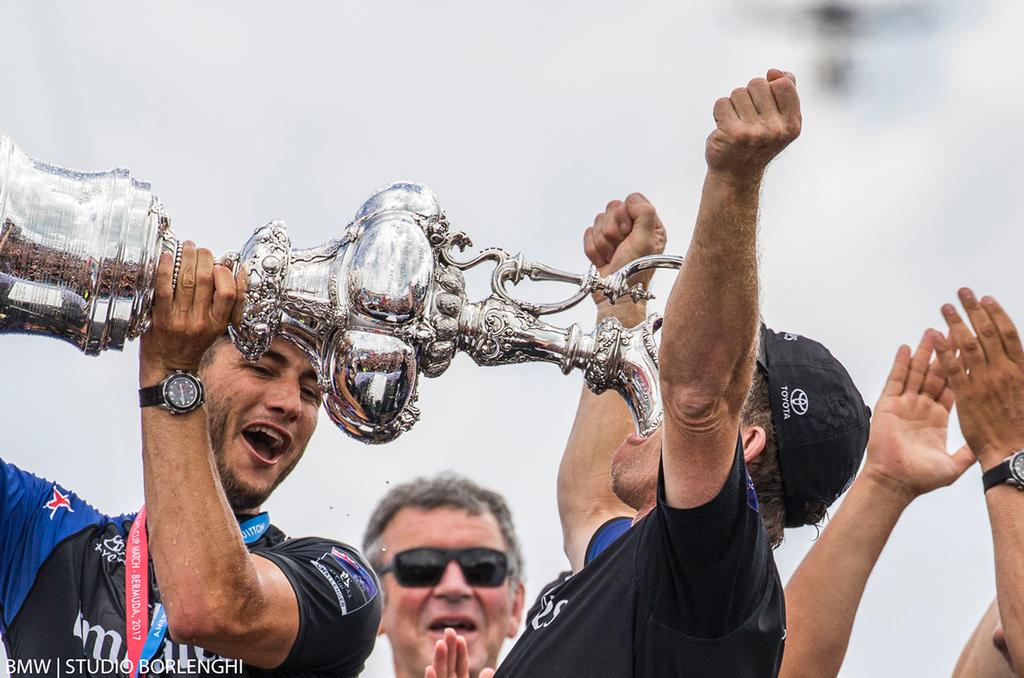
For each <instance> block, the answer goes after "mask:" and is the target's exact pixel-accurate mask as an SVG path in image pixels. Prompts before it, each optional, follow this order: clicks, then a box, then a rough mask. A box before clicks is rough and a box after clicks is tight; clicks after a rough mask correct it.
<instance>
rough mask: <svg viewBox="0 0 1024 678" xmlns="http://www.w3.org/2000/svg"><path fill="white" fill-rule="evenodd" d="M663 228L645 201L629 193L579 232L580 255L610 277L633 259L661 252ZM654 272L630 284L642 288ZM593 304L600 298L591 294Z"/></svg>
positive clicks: (648, 272) (663, 239)
mask: <svg viewBox="0 0 1024 678" xmlns="http://www.w3.org/2000/svg"><path fill="white" fill-rule="evenodd" d="M667 240H668V238H667V235H666V233H665V226H664V225H663V224H662V223H661V219H660V218H658V213H657V211H655V209H654V205H652V204H651V203H650V202H649V201H648V200H647V198H645V197H644V196H643V195H642V194H640V193H631V194H630V195H629V196H628V197H627V198H626V200H625V201H622V200H612V201H611V202H610V203H608V206H607V207H606V208H605V211H604V212H601V213H600V214H598V215H597V216H596V217H594V224H593V226H590V227H589V228H587V230H586V231H584V232H583V251H584V252H586V255H587V258H588V259H590V263H592V264H594V266H596V267H597V271H598V273H600V274H601V275H603V276H606V275H611V274H612V273H614V272H615V271H617V270H619V269H620V268H622V267H623V266H625V265H626V264H628V263H629V262H631V261H633V260H634V259H639V258H640V257H644V256H647V255H649V254H661V253H662V252H664V251H665V243H666V242H667ZM653 274H654V271H644V272H643V273H640V274H638V275H637V276H636V277H635V278H634V279H633V282H642V283H644V284H645V285H646V284H647V283H648V282H649V281H650V279H651V276H652V275H653ZM594 299H595V300H596V301H602V300H604V295H599V294H595V295H594Z"/></svg>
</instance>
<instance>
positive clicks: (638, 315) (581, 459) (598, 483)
mask: <svg viewBox="0 0 1024 678" xmlns="http://www.w3.org/2000/svg"><path fill="white" fill-rule="evenodd" d="M645 313H646V304H643V303H641V304H632V303H628V302H624V301H620V302H619V303H618V304H615V305H610V304H608V303H603V304H601V305H599V306H598V314H597V321H598V322H600V321H601V320H603V319H604V318H607V317H615V318H617V319H618V320H619V321H620V322H621V323H622V324H623V325H624V326H626V327H632V326H635V325H637V324H639V323H641V322H643V320H644V319H645ZM632 432H633V420H632V417H631V416H630V413H629V408H628V407H627V406H626V403H625V401H624V400H623V399H622V396H621V395H619V394H618V393H616V392H614V391H606V392H604V393H602V394H601V395H596V394H594V393H593V392H591V391H590V389H588V388H586V387H584V388H583V392H582V394H581V395H580V402H579V406H578V408H577V410H576V418H575V420H574V421H573V425H572V431H571V432H570V433H569V440H568V442H567V443H566V446H565V452H564V453H563V454H562V462H561V465H560V466H559V468H558V512H559V516H560V518H561V521H562V538H563V544H564V548H565V552H566V556H567V557H568V558H569V561H570V563H572V566H573V570H574V571H578V569H579V568H581V567H583V560H584V557H585V555H586V554H585V553H584V552H585V550H586V548H587V543H588V542H589V541H590V538H591V537H592V536H593V531H594V530H595V529H596V528H597V527H599V526H600V524H601V523H603V522H604V521H605V520H607V519H608V517H610V516H612V515H613V514H615V515H631V514H632V513H633V509H631V508H630V507H629V506H627V505H626V504H624V503H622V501H621V500H619V498H618V497H616V496H615V493H614V492H612V487H611V478H610V476H609V471H610V469H611V460H612V455H613V454H614V453H615V450H616V449H617V448H618V446H619V444H620V443H622V441H623V440H624V439H625V438H626V436H628V435H629V434H630V433H632Z"/></svg>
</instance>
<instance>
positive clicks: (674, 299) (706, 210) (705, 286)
mask: <svg viewBox="0 0 1024 678" xmlns="http://www.w3.org/2000/svg"><path fill="white" fill-rule="evenodd" d="M759 190H760V179H759V177H758V178H756V179H750V180H747V181H737V180H735V179H728V178H726V177H724V176H723V175H721V174H716V173H714V172H710V171H709V172H708V174H707V177H706V178H705V181H704V190H703V193H702V196H701V204H700V211H699V213H698V215H697V224H696V226H695V228H694V233H693V238H692V240H691V243H690V248H689V251H688V253H687V255H686V263H685V265H684V266H683V268H682V269H681V271H680V273H679V275H678V277H677V278H676V282H675V285H674V287H673V289H672V293H671V294H670V296H669V299H668V302H667V304H666V309H665V321H664V325H663V328H662V339H661V356H662V360H661V361H660V364H661V382H662V386H663V389H664V391H663V396H664V397H665V398H666V399H681V400H682V401H683V405H684V406H685V405H686V404H687V402H689V401H693V402H695V403H697V404H698V405H700V404H703V403H704V402H706V401H710V400H721V399H723V398H724V399H725V400H726V402H727V403H728V405H729V406H730V408H731V409H732V410H734V411H736V412H738V411H739V408H740V406H741V405H742V402H743V399H744V397H745V396H746V390H747V388H748V386H749V376H750V373H751V371H752V369H753V355H754V354H753V345H754V336H755V335H756V333H757V328H758V289H757V247H756V235H757V211H758V199H759Z"/></svg>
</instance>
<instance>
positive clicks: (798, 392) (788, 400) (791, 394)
mask: <svg viewBox="0 0 1024 678" xmlns="http://www.w3.org/2000/svg"><path fill="white" fill-rule="evenodd" d="M779 391H780V393H781V394H782V419H783V420H786V419H789V417H790V415H791V414H795V415H797V416H800V415H804V414H807V408H808V407H810V399H809V398H808V397H807V393H806V392H805V391H804V390H803V389H802V388H794V389H793V390H792V391H790V390H789V386H783V387H782V388H780V389H779Z"/></svg>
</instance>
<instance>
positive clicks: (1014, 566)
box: [932, 287, 1024, 668]
mask: <svg viewBox="0 0 1024 678" xmlns="http://www.w3.org/2000/svg"><path fill="white" fill-rule="evenodd" d="M959 297H960V303H962V304H963V307H964V310H965V311H967V317H968V318H969V319H970V322H971V325H972V326H973V328H974V332H971V328H970V327H968V325H967V324H966V323H965V322H964V321H963V319H962V318H961V317H960V314H959V313H957V311H956V309H955V308H954V307H953V305H952V304H945V305H943V307H942V315H943V316H944V317H945V320H946V323H947V324H948V325H949V335H950V336H949V338H948V339H947V338H946V337H944V336H943V335H942V334H941V333H939V332H937V331H933V332H932V342H933V343H934V344H935V350H936V352H937V353H938V355H939V359H940V361H941V362H942V369H943V370H944V371H945V373H946V375H947V377H948V378H949V385H950V386H951V387H952V389H953V392H954V393H955V394H956V409H957V416H958V418H959V420H960V430H961V431H962V432H963V434H964V439H965V440H966V441H967V444H968V445H969V446H970V448H971V450H973V452H974V454H975V455H976V456H977V457H978V461H979V462H980V463H981V469H982V472H983V474H982V478H983V479H984V481H985V488H986V489H985V503H986V504H987V505H988V515H989V521H990V523H991V528H992V542H993V547H994V548H995V561H996V601H997V602H998V606H999V614H1000V616H1001V617H1002V623H1003V632H1004V634H1005V642H1006V647H1007V650H1008V653H1009V658H1010V661H1011V663H1012V664H1013V666H1014V667H1017V668H1019V667H1024V578H1022V577H1021V576H1020V573H1021V571H1022V570H1024V522H1022V521H1021V520H1020V513H1021V509H1022V508H1024V494H1022V493H1021V492H1020V491H1019V490H1020V489H1021V488H1024V484H1022V483H1021V482H1020V480H1019V479H1018V477H1017V475H1015V471H1017V470H1018V469H1019V462H1020V461H1021V459H1022V458H1024V455H1022V456H1021V457H1017V454H1019V452H1020V450H1022V449H1024V348H1022V346H1021V340H1020V334H1019V332H1018V330H1017V328H1016V327H1015V326H1014V324H1013V322H1012V321H1011V320H1010V317H1009V316H1008V315H1007V314H1006V312H1005V311H1004V310H1003V308H1002V307H1001V306H1000V305H999V303H998V302H996V300H995V299H993V298H992V297H983V298H982V299H981V300H980V301H979V300H978V298H977V297H975V295H974V292H972V291H971V290H970V289H968V288H966V287H965V288H962V289H961V290H960V292H959ZM954 349H959V353H957V352H956V351H955V350H954ZM1014 460H1016V461H1017V462H1018V464H1012V462H1013V461H1014Z"/></svg>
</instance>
